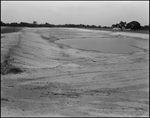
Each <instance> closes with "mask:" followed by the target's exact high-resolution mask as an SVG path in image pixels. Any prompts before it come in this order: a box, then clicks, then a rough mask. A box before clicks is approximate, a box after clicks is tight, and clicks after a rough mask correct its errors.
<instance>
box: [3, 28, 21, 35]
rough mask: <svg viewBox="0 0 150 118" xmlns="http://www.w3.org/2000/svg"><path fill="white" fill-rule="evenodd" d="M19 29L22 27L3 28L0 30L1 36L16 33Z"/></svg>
mask: <svg viewBox="0 0 150 118" xmlns="http://www.w3.org/2000/svg"><path fill="white" fill-rule="evenodd" d="M21 29H22V27H5V28H1V34H4V33H12V32H18V31H20V30H21Z"/></svg>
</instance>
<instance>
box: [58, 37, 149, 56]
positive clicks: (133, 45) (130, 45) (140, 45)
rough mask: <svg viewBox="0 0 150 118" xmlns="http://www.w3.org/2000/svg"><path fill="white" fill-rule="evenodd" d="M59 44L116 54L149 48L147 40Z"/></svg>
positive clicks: (118, 39)
mask: <svg viewBox="0 0 150 118" xmlns="http://www.w3.org/2000/svg"><path fill="white" fill-rule="evenodd" d="M57 43H61V44H65V45H70V46H71V47H73V48H79V49H85V50H94V51H100V52H104V53H114V54H119V53H121V54H126V53H134V52H139V51H145V48H146V49H147V47H149V42H148V41H147V40H142V39H135V38H122V37H112V38H108V37H107V38H79V39H63V40H58V41H57Z"/></svg>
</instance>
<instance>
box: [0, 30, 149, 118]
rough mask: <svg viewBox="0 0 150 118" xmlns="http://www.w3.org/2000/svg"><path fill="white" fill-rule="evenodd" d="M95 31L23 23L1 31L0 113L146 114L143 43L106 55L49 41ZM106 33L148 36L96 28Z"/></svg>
mask: <svg viewBox="0 0 150 118" xmlns="http://www.w3.org/2000/svg"><path fill="white" fill-rule="evenodd" d="M84 32H85V33H84ZM87 32H92V33H87ZM97 32H98V31H92V30H81V29H63V28H62V29H57V28H54V29H47V28H36V29H32V28H24V29H23V30H21V31H20V32H15V33H6V34H2V35H1V116H30V117H32V116H99V117H103V116H149V48H148V47H144V46H142V47H140V46H139V47H140V48H142V49H145V50H143V51H141V52H137V53H133V54H110V53H99V52H93V51H83V50H78V49H73V48H71V47H70V46H67V45H61V44H57V43H56V42H54V41H56V40H58V39H65V38H79V37H81V36H82V37H84V36H88V35H90V36H91V34H93V36H95V33H96V34H97ZM106 34H107V35H108V36H118V35H119V36H123V37H125V36H128V37H129V36H130V37H135V38H138V40H149V36H148V34H143V35H142V34H136V33H133V34H132V33H120V34H118V33H117V32H116V33H114V32H113V33H112V32H108V31H103V32H102V31H101V36H103V35H106ZM97 36H99V35H98V34H97Z"/></svg>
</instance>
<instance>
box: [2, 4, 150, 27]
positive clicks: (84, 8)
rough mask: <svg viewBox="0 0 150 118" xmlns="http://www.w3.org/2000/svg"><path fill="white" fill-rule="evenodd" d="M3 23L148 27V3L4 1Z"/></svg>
mask: <svg viewBox="0 0 150 118" xmlns="http://www.w3.org/2000/svg"><path fill="white" fill-rule="evenodd" d="M1 21H3V22H5V23H11V22H18V23H20V22H29V23H32V22H33V21H37V22H38V23H45V22H48V23H50V24H55V25H57V24H85V25H96V26H99V25H101V26H111V25H112V24H116V23H119V22H120V21H125V22H127V23H128V22H131V21H138V22H139V23H140V24H141V25H149V1H1Z"/></svg>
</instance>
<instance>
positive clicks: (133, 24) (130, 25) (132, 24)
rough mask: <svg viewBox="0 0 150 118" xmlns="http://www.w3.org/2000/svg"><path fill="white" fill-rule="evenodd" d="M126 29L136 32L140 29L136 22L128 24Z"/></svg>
mask: <svg viewBox="0 0 150 118" xmlns="http://www.w3.org/2000/svg"><path fill="white" fill-rule="evenodd" d="M126 27H127V28H128V29H131V30H134V31H136V30H139V29H141V24H140V23H139V22H137V21H132V22H129V23H128V24H127V26H126Z"/></svg>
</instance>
